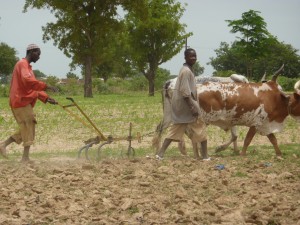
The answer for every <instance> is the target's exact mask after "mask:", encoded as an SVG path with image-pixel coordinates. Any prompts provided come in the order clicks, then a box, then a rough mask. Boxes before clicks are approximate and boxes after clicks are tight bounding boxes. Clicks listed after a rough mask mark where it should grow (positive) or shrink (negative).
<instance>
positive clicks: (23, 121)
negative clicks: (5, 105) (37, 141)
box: [11, 105, 37, 147]
mask: <svg viewBox="0 0 300 225" xmlns="http://www.w3.org/2000/svg"><path fill="white" fill-rule="evenodd" d="M11 110H12V112H13V115H14V117H15V119H16V121H17V123H18V125H19V130H18V131H17V132H16V133H15V134H13V135H12V136H11V137H12V138H13V139H14V140H15V142H16V143H17V144H21V143H22V142H23V146H24V147H27V146H30V145H32V144H33V143H34V137H35V125H36V123H37V122H36V119H35V114H34V112H33V108H32V106H31V105H27V106H25V107H21V108H12V109H11Z"/></svg>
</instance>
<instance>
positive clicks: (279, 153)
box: [267, 134, 282, 157]
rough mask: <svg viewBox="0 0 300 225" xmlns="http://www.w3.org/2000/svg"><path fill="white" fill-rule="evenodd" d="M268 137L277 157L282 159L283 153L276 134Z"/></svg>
mask: <svg viewBox="0 0 300 225" xmlns="http://www.w3.org/2000/svg"><path fill="white" fill-rule="evenodd" d="M267 137H268V138H269V140H270V142H271V143H272V145H273V147H274V149H275V153H276V156H277V157H281V156H282V153H281V151H280V149H279V147H278V144H277V139H276V137H275V135H274V134H269V135H267Z"/></svg>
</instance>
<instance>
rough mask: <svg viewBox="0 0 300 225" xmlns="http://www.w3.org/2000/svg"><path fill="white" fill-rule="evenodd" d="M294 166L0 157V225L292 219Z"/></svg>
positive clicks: (298, 213) (297, 180) (298, 195)
mask: <svg viewBox="0 0 300 225" xmlns="http://www.w3.org/2000/svg"><path fill="white" fill-rule="evenodd" d="M295 157H296V156H295ZM297 165H299V163H289V162H288V161H287V160H283V161H279V160H276V159H275V158H271V159H262V160H260V161H257V160H252V159H251V158H250V157H249V158H248V157H214V158H213V160H212V161H209V162H203V161H195V160H193V159H192V158H191V157H184V156H170V157H168V158H165V159H164V160H163V161H157V160H155V159H154V157H153V156H151V155H150V156H147V157H136V158H132V159H128V158H123V159H109V160H107V159H105V160H101V161H100V162H89V161H85V160H83V159H81V160H78V159H74V158H62V157H59V158H51V159H49V160H42V159H36V160H34V161H33V163H30V164H21V163H19V162H16V161H6V160H3V159H0V171H1V173H0V199H1V202H0V224H1V225H2V224H3V225H6V224H7V225H14V224H16V225H20V224H30V225H34V224H223V225H242V224H262V225H279V224H280V225H289V224H293V225H296V224H297V225H300V175H299V174H300V168H298V167H297ZM222 167H224V168H222Z"/></svg>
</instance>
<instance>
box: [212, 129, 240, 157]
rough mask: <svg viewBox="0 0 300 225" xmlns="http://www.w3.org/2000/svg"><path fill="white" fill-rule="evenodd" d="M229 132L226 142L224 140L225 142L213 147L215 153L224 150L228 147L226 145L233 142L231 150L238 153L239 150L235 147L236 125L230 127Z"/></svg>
mask: <svg viewBox="0 0 300 225" xmlns="http://www.w3.org/2000/svg"><path fill="white" fill-rule="evenodd" d="M230 132H231V139H230V140H229V141H228V142H226V143H224V144H222V145H220V146H218V147H217V148H216V149H215V152H216V153H217V152H221V151H224V150H225V149H226V148H228V146H229V145H230V144H231V143H233V151H234V153H237V154H238V153H239V150H238V147H237V132H236V127H232V128H231V130H230Z"/></svg>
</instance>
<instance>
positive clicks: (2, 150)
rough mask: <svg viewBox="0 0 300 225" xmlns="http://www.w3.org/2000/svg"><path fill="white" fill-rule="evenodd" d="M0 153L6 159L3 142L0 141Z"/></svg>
mask: <svg viewBox="0 0 300 225" xmlns="http://www.w3.org/2000/svg"><path fill="white" fill-rule="evenodd" d="M0 155H2V156H3V158H5V159H7V158H8V157H7V155H6V147H5V144H4V143H3V142H2V143H0Z"/></svg>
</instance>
